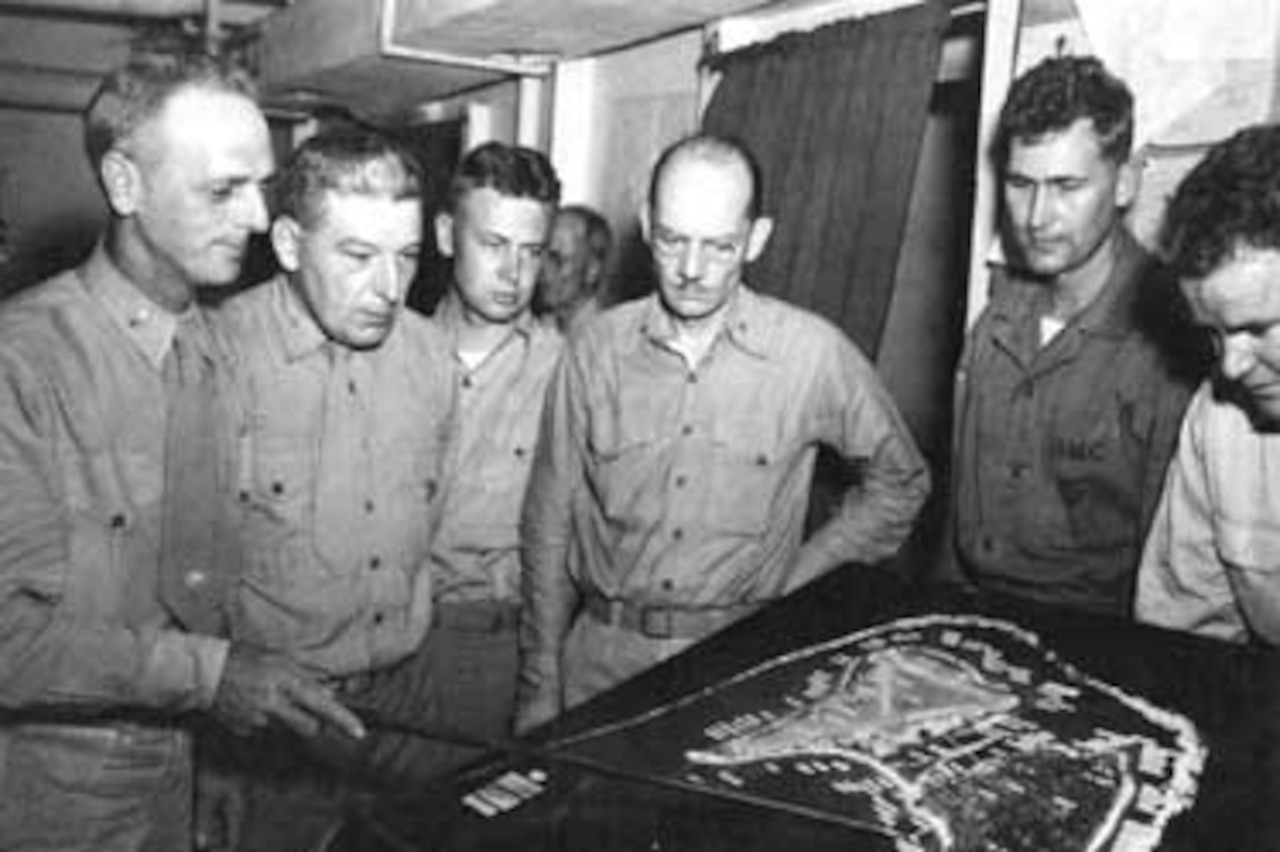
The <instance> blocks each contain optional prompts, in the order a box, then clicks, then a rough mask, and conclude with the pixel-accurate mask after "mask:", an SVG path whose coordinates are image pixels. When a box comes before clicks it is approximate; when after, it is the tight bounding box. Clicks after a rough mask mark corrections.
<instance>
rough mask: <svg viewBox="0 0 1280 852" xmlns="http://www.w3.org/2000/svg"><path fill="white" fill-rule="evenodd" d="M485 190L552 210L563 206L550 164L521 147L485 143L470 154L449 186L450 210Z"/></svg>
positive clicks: (455, 172)
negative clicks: (529, 201)
mask: <svg viewBox="0 0 1280 852" xmlns="http://www.w3.org/2000/svg"><path fill="white" fill-rule="evenodd" d="M484 188H489V189H492V190H494V191H495V192H497V193H498V194H499V195H505V196H509V197H511V198H529V199H532V200H534V201H540V202H542V203H543V204H549V205H551V206H553V207H554V206H556V205H557V204H559V203H560V178H559V177H557V176H556V170H555V169H554V168H553V167H552V165H551V161H550V160H548V159H547V157H546V155H545V154H543V153H542V152H541V151H536V150H534V149H533V148H526V147H524V146H521V145H507V144H504V143H502V142H486V143H484V144H483V145H480V146H478V147H476V148H473V149H472V150H471V151H469V152H468V153H467V155H466V156H465V157H463V158H462V162H461V163H459V164H458V168H457V169H456V170H455V171H454V173H453V180H452V181H451V182H450V184H449V209H450V210H455V211H456V210H457V209H458V205H459V204H460V203H461V202H462V199H463V198H464V197H465V196H466V195H467V194H468V193H469V192H472V191H474V190H477V189H484Z"/></svg>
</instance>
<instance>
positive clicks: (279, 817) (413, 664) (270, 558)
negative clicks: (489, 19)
mask: <svg viewBox="0 0 1280 852" xmlns="http://www.w3.org/2000/svg"><path fill="white" fill-rule="evenodd" d="M276 184H277V190H278V201H279V205H278V206H279V210H278V214H277V216H276V219H275V221H274V222H273V223H272V225H271V244H272V247H273V249H274V251H275V255H276V259H277V260H278V262H279V264H280V267H281V269H282V270H283V271H282V273H281V274H280V275H278V276H277V277H275V278H274V279H273V280H271V281H268V282H266V283H264V284H262V285H261V286H258V287H255V288H253V289H251V290H249V291H247V292H245V293H242V294H240V295H238V296H236V297H235V298H233V299H231V300H229V301H228V302H227V303H226V304H224V305H223V306H222V307H221V308H220V309H219V310H218V311H217V312H216V313H215V314H214V321H215V325H216V328H217V330H218V331H219V332H220V334H221V335H222V337H223V338H225V341H226V345H227V348H228V349H229V351H230V352H231V354H232V356H233V357H234V358H235V361H236V364H237V367H238V369H237V377H238V379H239V382H238V386H237V389H238V391H239V394H240V395H239V399H240V404H241V406H242V407H243V408H244V410H245V414H246V423H247V426H246V429H245V431H244V433H243V435H242V437H241V447H242V450H243V453H244V456H245V460H244V463H243V464H241V466H240V471H239V477H238V481H237V491H238V494H239V503H240V508H241V510H242V512H241V535H242V537H243V539H244V548H245V552H246V557H247V558H246V560H245V567H244V572H243V577H242V578H241V581H240V583H239V585H238V587H237V589H236V590H235V594H234V596H233V598H232V600H233V613H234V617H233V619H232V628H233V635H234V636H235V638H237V639H239V640H242V641H245V642H248V643H251V644H253V645H254V646H256V647H260V648H267V649H270V650H271V651H274V652H277V653H280V654H284V655H287V656H288V657H289V658H291V659H293V660H295V661H296V662H298V663H300V664H302V665H305V666H306V667H307V668H308V669H309V670H311V671H314V672H317V673H319V674H320V675H321V676H322V677H324V679H325V681H326V682H327V683H328V684H329V685H330V686H331V687H332V688H333V689H334V690H335V693H336V694H337V696H338V698H339V699H340V700H341V701H343V702H344V703H346V704H348V705H349V706H352V707H357V708H361V709H365V710H375V711H378V712H379V713H381V714H382V715H385V716H388V717H391V718H393V719H398V720H400V721H407V722H425V721H429V720H430V718H431V692H430V677H429V674H430V664H429V661H428V657H427V654H426V653H425V649H424V639H425V637H426V635H427V631H428V627H429V625H430V622H431V609H432V607H431V576H430V560H429V558H428V549H429V547H430V545H431V542H432V537H433V535H434V533H435V530H436V527H437V524H438V521H439V514H440V512H439V507H440V494H439V492H440V488H441V481H442V479H443V476H444V466H445V446H446V441H447V439H448V433H449V429H450V427H451V418H452V415H453V410H454V404H453V388H452V386H451V383H450V379H449V374H448V370H447V367H446V362H447V360H448V357H449V356H448V350H447V349H446V347H445V345H444V341H443V339H442V338H441V337H440V336H439V335H438V334H436V333H435V331H434V330H433V329H432V328H431V327H430V325H429V324H428V323H427V321H426V320H425V319H423V318H421V317H420V316H418V315H417V314H415V313H413V312H411V311H407V310H405V307H404V300H405V294H406V291H407V289H408V286H409V282H410V281H411V280H412V278H413V275H414V273H415V271H416V269H417V263H418V255H419V248H420V243H421V233H422V216H423V213H422V180H421V177H420V175H419V173H418V167H417V165H416V163H415V162H414V160H413V158H412V156H410V155H409V154H408V153H406V152H405V151H403V150H402V149H401V148H400V147H399V146H398V145H397V144H396V143H394V142H392V141H391V140H389V139H387V138H385V137H383V136H382V135H381V134H378V133H375V132H372V131H368V130H361V129H341V130H335V131H330V132H328V133H324V134H321V135H319V136H316V137H313V138H311V139H309V140H307V141H306V142H304V143H303V144H302V145H301V146H300V147H299V148H298V149H297V150H296V151H295V152H294V153H293V155H292V156H291V157H290V159H289V161H288V163H286V164H285V166H284V168H283V169H282V170H281V172H280V174H279V175H278V176H277V178H276ZM341 745H342V743H341V742H340V741H339V742H331V741H328V740H321V741H315V740H312V741H311V742H309V743H307V744H306V746H305V747H303V746H302V744H301V743H298V742H297V741H296V740H284V741H282V740H280V739H278V738H264V739H262V740H261V741H259V742H257V743H254V745H253V746H252V748H251V749H250V751H251V753H250V754H248V755H247V758H248V759H247V760H245V761H243V763H244V765H243V766H242V767H241V768H240V770H241V773H242V774H244V775H246V776H247V778H248V780H249V792H250V795H248V796H246V800H247V806H248V810H247V815H246V822H245V824H244V827H243V832H242V838H243V842H242V845H241V849H243V850H259V849H260V850H264V852H265V850H276V852H289V850H293V849H297V850H306V849H312V848H314V847H315V844H316V843H317V842H318V840H319V838H320V837H321V836H322V835H323V833H324V831H325V830H326V829H327V828H328V827H329V826H330V825H331V824H332V821H333V818H334V813H335V810H336V807H335V801H334V798H333V790H334V785H333V784H332V783H327V782H326V783H325V784H319V783H318V782H317V780H316V778H315V776H316V774H317V767H316V766H315V765H314V761H310V760H309V757H310V756H312V755H318V756H320V757H321V758H322V759H327V760H329V761H331V762H337V763H338V764H339V766H341V767H342V768H344V769H347V770H349V771H350V772H353V773H356V774H358V775H361V776H367V777H368V778H370V779H372V780H376V781H378V782H382V783H397V782H403V781H405V780H417V779H419V778H421V777H424V776H426V775H429V774H430V773H431V772H432V771H433V770H434V768H435V767H434V765H433V764H432V762H431V761H430V760H429V759H426V758H423V757H422V756H421V754H419V753H414V752H411V751H410V750H408V749H406V748H405V747H404V746H405V743H403V742H402V741H399V740H397V739H395V738H386V737H383V736H381V735H376V734H371V735H370V736H369V737H367V738H366V742H365V743H364V744H363V746H362V747H361V748H360V749H358V750H357V749H354V748H352V749H342V748H340V747H339V746H341ZM242 751H243V749H242ZM215 825H216V824H215Z"/></svg>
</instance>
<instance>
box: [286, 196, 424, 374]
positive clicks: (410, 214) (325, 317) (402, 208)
mask: <svg viewBox="0 0 1280 852" xmlns="http://www.w3.org/2000/svg"><path fill="white" fill-rule="evenodd" d="M321 210H322V212H321V214H320V217H319V219H318V221H316V222H314V223H312V224H311V226H310V227H303V226H302V225H300V224H299V223H297V222H296V221H295V220H293V219H291V218H288V217H282V218H281V219H280V220H278V221H277V223H276V225H275V227H274V229H273V232H272V237H273V240H274V242H275V245H276V253H277V256H278V257H279V258H280V261H281V265H282V266H284V267H285V269H286V271H287V272H289V273H290V276H291V278H292V280H293V282H294V285H295V287H296V288H297V292H298V293H299V295H300V296H301V297H302V300H303V302H304V303H305V305H306V307H307V309H308V310H309V311H310V312H311V315H312V316H313V317H314V318H315V320H316V322H317V323H318V324H319V326H320V327H321V329H323V330H324V332H325V334H326V335H327V336H328V337H329V338H330V339H332V340H335V341H337V342H339V343H342V344H343V345H346V346H349V347H351V348H353V349H369V348H372V347H375V346H378V345H379V344H381V343H382V342H383V341H384V340H386V338H387V335H389V334H390V333H391V329H392V328H393V327H394V326H395V322H396V318H397V317H398V316H399V314H400V310H401V309H402V307H403V306H404V298H405V294H406V293H407V292H408V290H409V285H410V283H411V282H412V280H413V276H414V273H415V272H416V271H417V268H418V254H419V248H420V244H421V240H422V205H421V203H420V202H419V201H418V200H417V199H399V200H397V199H393V198H390V197H389V196H385V195H381V196H375V195H359V194H345V193H338V192H326V193H325V196H324V199H323V202H322V206H321ZM282 241H283V244H282Z"/></svg>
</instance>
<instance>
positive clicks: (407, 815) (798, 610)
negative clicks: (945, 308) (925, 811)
mask: <svg viewBox="0 0 1280 852" xmlns="http://www.w3.org/2000/svg"><path fill="white" fill-rule="evenodd" d="M929 613H956V614H980V615H986V616H990V617H995V618H1000V619H1003V620H1006V621H1009V622H1012V623H1015V624H1018V625H1021V626H1023V627H1025V628H1027V629H1030V630H1032V631H1033V632H1035V633H1036V634H1038V635H1039V636H1040V637H1041V639H1042V641H1043V643H1044V645H1045V646H1046V647H1048V648H1050V649H1052V650H1053V651H1055V652H1056V653H1057V654H1058V656H1059V657H1061V658H1062V659H1063V660H1064V661H1066V662H1068V663H1070V664H1072V665H1075V666H1076V667H1077V668H1079V669H1080V670H1081V671H1083V672H1086V673H1088V674H1090V675H1092V676H1094V677H1096V678H1100V679H1102V680H1104V681H1106V682H1109V683H1111V684H1114V685H1116V686H1118V687H1120V688H1122V689H1124V690H1125V691H1127V692H1129V693H1131V694H1135V695H1139V696H1142V697H1144V698H1146V699H1147V700H1148V701H1150V702H1152V703H1154V704H1156V705H1158V706H1161V707H1165V708H1167V709H1170V710H1174V711H1177V712H1179V713H1182V714H1183V715H1185V716H1187V717H1188V718H1189V719H1191V720H1192V721H1193V722H1195V724H1196V726H1197V728H1198V729H1199V731H1200V735H1201V737H1202V739H1203V741H1204V743H1205V745H1206V746H1207V747H1208V759H1207V761H1206V763H1205V766H1204V770H1203V772H1202V774H1201V777H1200V790H1199V793H1198V794H1197V797H1196V802H1195V805H1194V807H1193V808H1191V809H1190V810H1189V811H1186V812H1184V813H1183V814H1181V815H1179V816H1177V817H1175V819H1174V820H1173V821H1172V822H1171V823H1170V824H1169V826H1168V828H1167V829H1166V831H1165V835H1164V838H1163V841H1162V843H1161V846H1160V849H1161V850H1162V852H1163V851H1164V850H1174V851H1175V852H1181V850H1197V851H1198V850H1204V852H1231V850H1242V852H1243V850H1248V851H1249V852H1276V850H1280V783H1278V782H1280V689H1277V686H1278V685H1280V656H1278V655H1277V654H1276V653H1275V652H1272V651H1267V650H1263V649H1260V648H1256V647H1248V646H1242V645H1230V644H1226V643H1222V642H1216V641H1213V640H1208V639H1204V638H1201V637H1196V636H1191V635H1188V634H1182V633H1175V632H1171V631H1165V630H1159V629H1155V628H1151V627H1147V626H1143V625H1137V624H1132V623H1129V622H1126V621H1122V620H1119V619H1112V618H1106V617H1102V616H1095V615H1090V614H1084V613H1078V612H1070V611H1065V610H1055V609H1050V608H1044V607H1037V606H1033V605H1031V604H1027V603H1025V602H1013V601H1008V600H996V599H990V598H975V597H972V596H969V595H963V594H959V593H956V592H954V591H949V590H945V589H934V588H921V587H917V586H907V585H905V584H904V583H903V582H901V581H900V580H899V579H898V578H897V575H896V574H895V572H894V571H893V570H892V569H886V568H867V567H863V566H848V567H845V568H842V569H839V570H837V571H835V572H832V573H831V574H829V575H827V576H826V577H823V578H821V579H819V580H818V581H816V582H815V583H813V584H811V585H809V586H808V587H806V588H804V589H802V590H800V591H799V592H797V593H796V594H794V595H791V596H790V597H788V598H786V599H784V600H782V601H779V602H777V603H775V604H773V605H771V606H769V607H767V608H765V609H763V610H761V611H760V612H759V613H757V614H756V615H754V616H752V617H751V618H749V619H746V620H744V621H742V622H739V623H738V624H736V625H734V626H733V627H731V628H729V629H728V630H725V631H723V632H721V633H720V634H717V635H716V636H713V637H711V638H709V639H708V640H706V641H705V642H702V643H700V644H698V645H697V646H695V647H693V648H692V649H690V650H689V651H687V652H686V653H684V654H682V655H680V656H678V657H676V658H674V659H672V660H670V661H668V662H666V663H664V664H663V665H661V666H658V667H656V668H654V669H652V670H650V671H648V672H645V673H644V674H642V675H640V676H639V677H637V678H634V679H632V680H630V681H628V682H626V683H624V684H622V685H620V686H619V687H617V688H616V689H614V690H611V691H610V692H608V693H606V694H604V695H601V696H599V697H598V698H596V699H594V700H592V701H591V702H589V703H587V704H585V705H583V706H581V707H578V708H574V709H573V710H571V711H570V712H568V713H566V714H564V715H563V716H562V717H560V718H559V719H557V720H555V721H554V722H552V723H551V724H549V725H547V726H545V727H544V728H542V729H540V730H539V731H537V732H535V734H533V735H532V736H531V737H530V738H529V739H528V742H530V743H537V742H549V741H553V740H556V739H560V738H562V737H565V736H571V735H573V734H576V733H580V732H584V731H589V730H592V729H594V728H596V727H598V726H600V725H602V724H606V723H609V722H611V721H615V720H620V719H626V718H630V717H632V716H635V715H636V714H638V713H641V712H644V711H646V710H649V709H651V708H654V707H658V706H661V705H663V704H666V703H668V702H670V701H673V700H676V699H678V698H680V697H681V696H683V695H687V694H688V693H690V692H693V691H695V690H697V689H699V688H702V687H705V686H710V685H713V684H716V683H719V682H721V681H723V680H725V679H726V678H728V677H731V676H733V675H735V674H737V673H739V672H741V671H742V670H744V669H747V668H750V667H751V666H753V665H755V664H757V663H760V662H764V661H766V660H769V659H772V658H774V657H776V656H777V655H779V654H783V653H786V652H788V651H792V650H796V649H799V648H804V647H806V646H809V645H813V644H816V643H819V642H822V641H825V640H829V639H834V638H837V637H840V636H843V635H846V634H849V633H852V632H854V631H857V630H860V629H864V628H867V627H870V626H873V625H876V624H880V623H884V622H887V621H890V620H893V619H896V618H900V617H903V616H910V615H922V614H929ZM521 760H522V758H520V757H513V756H509V755H504V754H500V753H494V754H491V755H488V756H486V757H484V758H482V759H481V760H480V761H478V762H477V763H476V764H474V765H472V766H471V767H469V768H467V769H465V770H463V771H461V772H459V773H457V774H456V775H454V776H452V777H451V778H449V779H446V780H444V781H443V782H441V783H440V784H438V785H435V786H434V787H432V788H431V789H428V790H424V791H420V792H414V793H406V794H403V795H400V796H395V797H385V798H382V799H378V800H375V801H373V802H371V803H366V804H365V805H364V806H362V807H360V808H358V809H356V810H355V811H354V812H353V813H352V814H350V815H349V816H348V817H347V818H346V820H345V822H344V825H343V827H342V829H341V831H340V832H339V834H338V836H337V837H336V839H335V840H334V841H333V842H332V843H331V844H330V847H329V849H330V850H332V852H356V850H361V852H364V850H372V852H384V850H385V852H427V850H432V851H433V852H434V850H456V852H470V850H486V852H488V850H508V849H510V850H516V849H519V850H529V852H539V850H546V852H553V850H554V851H555V852H560V850H565V852H571V850H584V852H585V850H592V852H595V850H618V852H630V851H631V850H636V852H641V850H643V852H658V850H697V852H719V850H726V852H750V850H777V849H787V848H790V849H794V850H827V849H831V850H836V849H840V850H892V849H893V848H894V847H893V844H892V842H890V841H888V840H886V839H885V838H884V837H881V836H879V835H875V834H871V833H868V832H862V831H859V830H856V829H851V828H848V827H846V826H838V825H832V824H829V823H823V822H820V821H814V820H811V819H807V818H804V817H802V816H797V815H793V814H787V813H779V812H776V811H772V810H769V809H763V808H759V807H753V806H751V805H747V804H741V803H738V802H730V801H724V800H720V799H716V798H712V797H708V796H703V795H697V794H694V793H689V792H682V791H678V790H671V789H663V788H661V787H659V786H656V785H652V784H644V783H637V782H635V781H632V780H627V779H623V778H618V777H612V776H609V775H606V774H600V773H595V772H587V771H580V770H572V771H568V772H558V773H557V779H556V782H555V783H554V784H551V785H549V786H548V789H547V790H546V791H544V792H543V793H542V794H541V795H539V796H538V797H537V799H536V800H535V801H533V802H529V803H526V804H525V805H522V806H520V807H519V808H516V809H514V810H513V811H511V812H509V813H506V814H503V815H501V816H499V817H494V818H485V817H483V816H481V815H479V814H477V813H476V812H474V811H473V810H471V809H469V808H467V807H465V806H464V805H463V803H462V799H463V797H464V796H465V795H466V794H467V793H468V792H470V791H473V790H475V789H477V788H479V787H481V786H483V785H484V784H485V782H486V780H489V779H493V778H496V777H498V776H500V775H501V774H502V773H504V772H505V771H507V770H509V769H510V768H512V767H513V766H519V765H520V761H521Z"/></svg>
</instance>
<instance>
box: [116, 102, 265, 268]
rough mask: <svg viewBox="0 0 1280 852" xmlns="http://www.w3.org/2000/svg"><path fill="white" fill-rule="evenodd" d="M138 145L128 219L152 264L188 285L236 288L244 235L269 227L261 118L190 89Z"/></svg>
mask: <svg viewBox="0 0 1280 852" xmlns="http://www.w3.org/2000/svg"><path fill="white" fill-rule="evenodd" d="M136 143H137V145H136V151H134V152H133V153H131V154H130V159H131V160H133V162H134V163H135V165H136V166H137V170H138V174H139V178H140V180H139V188H140V191H139V193H138V196H137V199H136V208H135V210H134V211H133V215H134V216H135V217H136V219H137V224H138V226H139V227H138V230H139V234H140V236H141V240H142V245H143V246H144V247H145V249H146V250H147V252H148V253H149V254H150V260H151V262H152V265H153V266H154V267H155V268H156V269H157V270H158V271H159V272H160V273H161V274H167V275H170V276H172V277H173V278H175V279H178V280H180V281H182V282H184V283H185V284H186V285H187V286H189V287H199V286H210V285H223V284H231V283H233V282H235V280H236V278H237V277H238V276H239V274H240V267H241V264H242V262H243V261H244V256H245V250H246V248H247V246H248V243H249V236H250V234H253V233H255V232H261V231H264V230H266V228H267V224H268V219H267V207H266V201H265V199H264V197H263V182H264V181H266V179H267V178H268V177H270V175H271V171H272V168H273V159H272V153H271V138H270V134H269V132H268V130H267V123H266V120H265V119H264V118H263V117H262V113H261V112H259V110H258V108H257V106H255V105H254V104H253V102H252V101H250V100H249V99H247V98H245V97H242V96H240V95H237V94H233V93H230V92H222V91H217V90H212V89H206V88H199V87H188V88H185V89H183V90H180V91H178V92H177V93H175V94H174V95H173V96H172V97H171V98H170V100H169V102H168V103H167V104H166V105H165V107H164V109H163V111H162V112H161V113H160V115H158V116H157V117H156V118H155V119H153V120H152V121H151V122H150V123H148V124H147V125H144V126H143V127H142V128H139V130H138V132H137V138H136Z"/></svg>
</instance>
